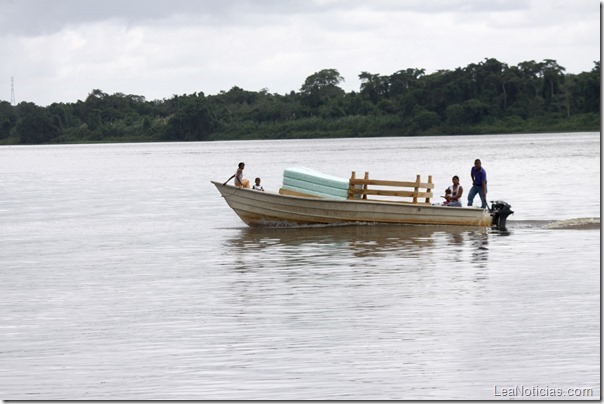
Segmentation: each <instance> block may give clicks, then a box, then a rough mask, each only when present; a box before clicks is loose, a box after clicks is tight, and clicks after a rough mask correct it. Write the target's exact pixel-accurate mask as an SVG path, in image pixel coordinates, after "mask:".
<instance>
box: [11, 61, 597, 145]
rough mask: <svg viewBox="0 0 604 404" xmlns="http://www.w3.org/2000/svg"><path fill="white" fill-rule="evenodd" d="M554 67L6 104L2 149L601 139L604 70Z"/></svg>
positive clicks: (330, 72) (330, 78)
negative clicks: (495, 136)
mask: <svg viewBox="0 0 604 404" xmlns="http://www.w3.org/2000/svg"><path fill="white" fill-rule="evenodd" d="M565 71H566V69H565V68H564V67H562V66H560V65H558V63H557V62H556V61H555V60H551V59H546V60H544V61H542V62H535V61H529V62H522V63H519V64H518V65H517V66H508V65H507V64H505V63H502V62H500V61H498V60H496V59H485V60H484V61H483V62H480V63H476V64H474V63H472V64H470V65H468V66H466V67H464V68H457V69H455V70H452V71H451V70H440V71H437V72H435V73H432V74H425V70H424V69H416V68H409V69H405V70H400V71H397V72H395V73H393V74H392V75H389V76H388V75H385V76H382V75H379V74H372V73H368V72H362V73H361V74H359V78H360V80H361V86H360V89H359V91H358V92H356V91H352V92H350V93H347V92H345V91H344V90H342V88H340V87H339V84H340V83H342V82H343V81H344V78H343V77H342V76H341V75H340V73H339V72H338V71H337V70H335V69H325V70H321V71H319V72H317V73H314V74H312V75H311V76H309V77H308V78H307V79H306V80H305V82H304V83H303V84H302V86H301V88H300V90H299V91H298V92H296V91H291V92H290V93H289V94H285V95H280V94H270V93H269V92H268V91H267V90H261V91H259V92H255V91H246V90H244V89H241V88H239V87H233V88H231V89H230V90H229V91H226V92H225V91H222V92H220V93H219V94H217V95H208V96H206V95H204V93H203V92H199V93H193V94H189V95H187V94H184V95H174V96H173V97H172V98H170V99H163V100H155V101H147V100H146V99H145V97H142V96H139V95H126V94H122V93H116V94H113V95H109V94H106V93H104V92H102V91H101V90H98V89H96V90H92V92H91V93H90V94H89V95H88V97H87V98H86V100H85V101H81V100H78V101H77V102H75V103H68V104H65V103H54V104H51V105H49V106H48V107H40V106H37V105H35V104H33V103H30V102H21V103H19V104H18V105H16V106H13V105H11V104H10V103H8V102H6V101H2V102H0V144H43V143H84V142H136V141H141V142H142V141H144V142H150V141H204V140H228V139H284V138H315V137H368V136H415V135H456V134H481V133H516V132H543V131H548V132H549V131H583V130H595V131H597V130H599V129H600V62H599V61H597V62H594V67H593V69H592V70H591V71H590V72H583V73H580V74H566V73H565Z"/></svg>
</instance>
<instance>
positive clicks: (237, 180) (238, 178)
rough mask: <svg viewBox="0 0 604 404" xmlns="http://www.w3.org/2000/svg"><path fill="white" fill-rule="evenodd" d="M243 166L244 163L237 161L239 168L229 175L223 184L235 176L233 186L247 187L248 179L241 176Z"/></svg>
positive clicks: (248, 184) (248, 185)
mask: <svg viewBox="0 0 604 404" xmlns="http://www.w3.org/2000/svg"><path fill="white" fill-rule="evenodd" d="M244 168H245V163H239V168H237V171H236V172H235V174H233V175H231V177H230V178H229V179H228V180H226V181H225V182H224V184H223V185H226V184H227V182H229V181H230V180H231V179H233V178H235V186H236V187H239V188H249V187H250V181H249V180H246V179H244V178H243V169H244Z"/></svg>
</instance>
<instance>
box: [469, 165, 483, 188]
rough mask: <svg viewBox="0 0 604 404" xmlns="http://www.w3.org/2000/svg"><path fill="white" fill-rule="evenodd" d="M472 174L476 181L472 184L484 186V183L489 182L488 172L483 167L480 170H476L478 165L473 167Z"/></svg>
mask: <svg viewBox="0 0 604 404" xmlns="http://www.w3.org/2000/svg"><path fill="white" fill-rule="evenodd" d="M470 175H471V176H472V180H473V181H474V182H473V183H472V185H475V186H477V187H482V183H483V182H485V183H486V182H487V172H486V171H485V169H484V168H482V167H481V168H480V171H476V167H472V170H471V171H470Z"/></svg>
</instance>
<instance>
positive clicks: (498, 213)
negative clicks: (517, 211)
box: [489, 201, 514, 230]
mask: <svg viewBox="0 0 604 404" xmlns="http://www.w3.org/2000/svg"><path fill="white" fill-rule="evenodd" d="M511 208H512V206H511V205H509V204H508V203H507V202H504V201H491V208H490V209H489V212H490V213H491V216H492V217H493V224H492V226H493V227H495V228H496V229H498V230H505V222H506V220H507V218H508V216H509V215H511V214H513V213H514V211H513V210H512V209H511Z"/></svg>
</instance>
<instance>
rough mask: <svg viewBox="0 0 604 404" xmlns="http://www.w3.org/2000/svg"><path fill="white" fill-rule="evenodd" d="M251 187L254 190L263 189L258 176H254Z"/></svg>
mask: <svg viewBox="0 0 604 404" xmlns="http://www.w3.org/2000/svg"><path fill="white" fill-rule="evenodd" d="M252 189H255V190H256V191H264V188H263V187H262V185H260V178H256V180H255V184H254V186H253V187H252Z"/></svg>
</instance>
